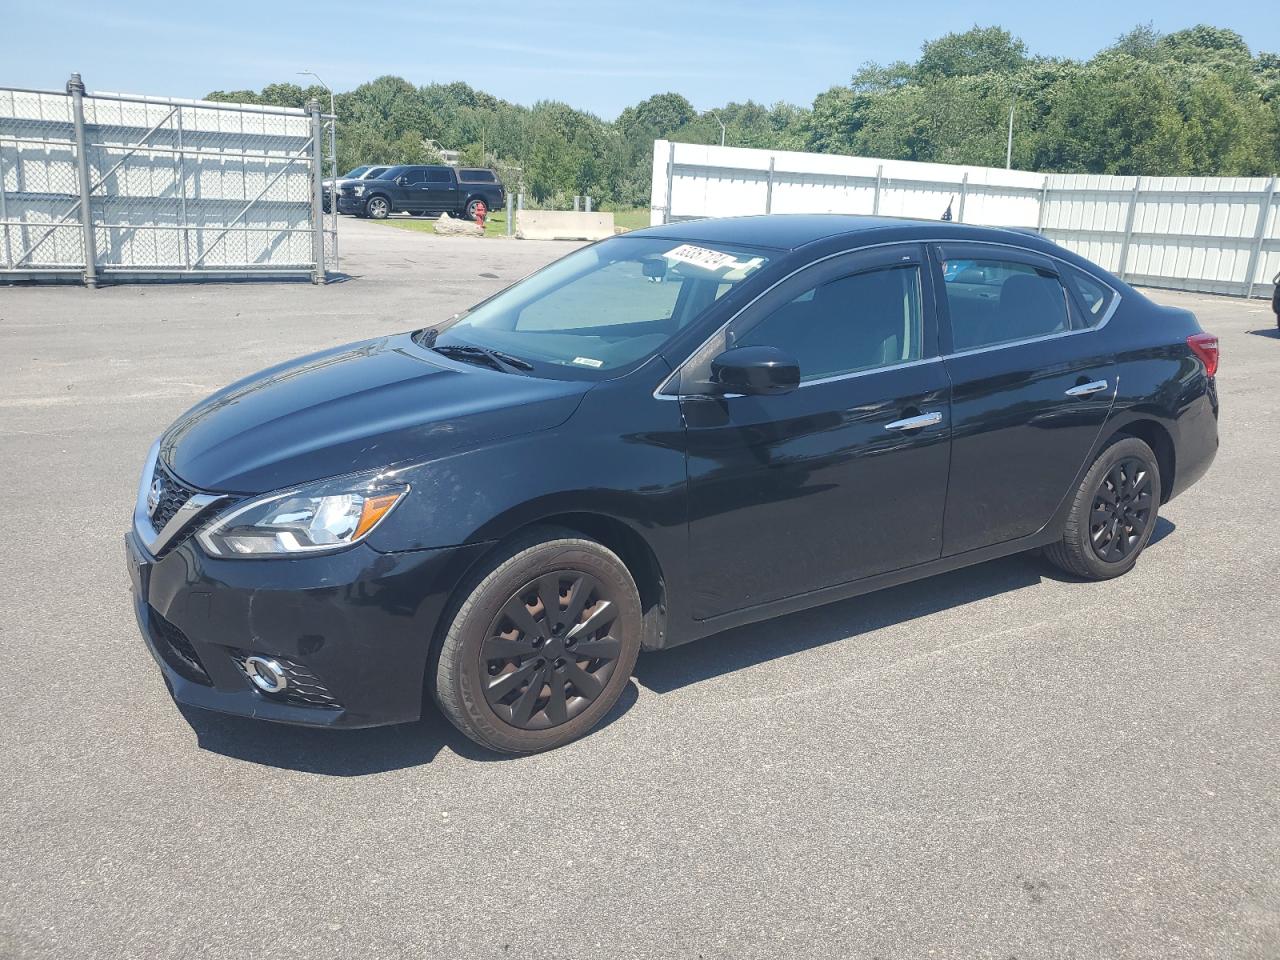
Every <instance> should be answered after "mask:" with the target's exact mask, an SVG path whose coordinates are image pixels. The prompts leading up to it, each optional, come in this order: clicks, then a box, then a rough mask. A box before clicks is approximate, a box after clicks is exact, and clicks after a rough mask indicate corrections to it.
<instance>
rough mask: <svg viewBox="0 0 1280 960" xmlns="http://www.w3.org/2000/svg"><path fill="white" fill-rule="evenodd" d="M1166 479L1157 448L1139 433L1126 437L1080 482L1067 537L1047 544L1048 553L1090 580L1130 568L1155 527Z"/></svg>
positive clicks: (1054, 561) (1057, 563)
mask: <svg viewBox="0 0 1280 960" xmlns="http://www.w3.org/2000/svg"><path fill="white" fill-rule="evenodd" d="M1161 480H1162V478H1161V476H1160V464H1159V461H1157V460H1156V455H1155V454H1154V453H1152V451H1151V448H1150V447H1149V446H1147V445H1146V444H1145V443H1143V442H1142V441H1141V440H1139V439H1138V438H1137V437H1126V436H1122V437H1120V438H1119V439H1118V440H1116V441H1115V442H1114V443H1112V444H1111V445H1110V446H1108V447H1107V448H1106V449H1105V450H1103V451H1102V453H1100V454H1098V459H1097V460H1095V461H1094V462H1093V466H1092V467H1090V468H1089V472H1088V473H1086V474H1085V477H1084V479H1083V480H1082V481H1080V486H1079V488H1077V490H1076V492H1075V495H1074V497H1073V499H1072V503H1071V512H1070V513H1069V514H1068V515H1067V522H1066V524H1065V525H1064V527H1063V531H1062V539H1061V540H1059V541H1058V542H1057V543H1051V544H1049V545H1048V546H1046V547H1045V548H1044V555H1045V557H1046V558H1048V560H1049V561H1050V562H1051V563H1052V564H1053V565H1054V566H1056V567H1058V568H1059V569H1061V570H1064V571H1066V572H1067V573H1070V574H1074V575H1075V576H1077V577H1081V578H1083V579H1085V580H1109V579H1111V578H1112V577H1118V576H1120V575H1121V574H1124V573H1128V572H1129V571H1130V570H1131V569H1133V566H1134V564H1136V563H1137V562H1138V557H1139V556H1140V555H1141V554H1142V551H1143V550H1144V549H1145V548H1146V546H1147V544H1148V543H1149V542H1150V540H1151V534H1152V533H1153V532H1154V531H1155V527H1156V520H1157V519H1158V515H1159V510H1160V498H1161V494H1162V492H1163V488H1162V486H1161Z"/></svg>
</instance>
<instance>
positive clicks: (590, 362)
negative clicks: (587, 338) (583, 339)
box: [573, 357, 604, 369]
mask: <svg viewBox="0 0 1280 960" xmlns="http://www.w3.org/2000/svg"><path fill="white" fill-rule="evenodd" d="M573 362H574V363H578V364H581V365H582V366H584V367H595V368H597V369H599V368H600V367H603V366H604V361H603V360H596V359H595V358H593V357H574V358H573Z"/></svg>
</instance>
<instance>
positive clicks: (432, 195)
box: [338, 164, 507, 220]
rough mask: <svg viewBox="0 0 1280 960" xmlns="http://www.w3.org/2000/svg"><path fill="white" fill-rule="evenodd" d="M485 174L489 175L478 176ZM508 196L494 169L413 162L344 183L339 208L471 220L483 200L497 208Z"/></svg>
mask: <svg viewBox="0 0 1280 960" xmlns="http://www.w3.org/2000/svg"><path fill="white" fill-rule="evenodd" d="M460 173H461V177H459V174H460ZM482 175H487V179H486V180H481V179H476V178H477V177H480V176H482ZM506 199H507V193H506V191H505V190H504V189H503V187H502V184H501V183H499V182H498V178H497V176H496V175H495V174H494V173H493V171H491V170H462V171H458V170H455V169H454V168H453V167H446V166H418V165H416V164H412V165H401V166H395V167H388V168H387V169H386V170H385V171H383V172H382V173H381V174H379V175H378V176H377V177H373V178H370V179H367V180H355V181H351V182H348V183H344V184H343V185H342V187H341V192H340V193H339V194H338V212H339V213H354V214H355V215H356V216H358V217H372V218H373V219H374V220H383V219H385V218H386V217H387V216H389V215H390V214H392V213H397V212H400V211H403V212H405V213H417V214H441V213H448V214H450V215H452V216H455V217H466V218H467V219H468V220H470V219H473V218H474V217H475V214H476V207H477V206H478V205H479V204H480V202H481V201H483V202H484V204H485V206H486V207H488V208H489V209H490V210H495V209H498V208H500V207H501V206H502V205H503V204H504V203H505V202H506Z"/></svg>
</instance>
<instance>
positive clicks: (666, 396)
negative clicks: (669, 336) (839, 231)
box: [653, 237, 1124, 400]
mask: <svg viewBox="0 0 1280 960" xmlns="http://www.w3.org/2000/svg"><path fill="white" fill-rule="evenodd" d="M931 243H933V244H946V243H964V244H971V245H975V246H986V247H1000V248H1002V249H1006V250H1015V251H1019V252H1021V253H1030V254H1034V255H1035V256H1038V257H1044V258H1045V259H1047V260H1053V261H1056V262H1057V263H1060V264H1062V265H1063V266H1065V267H1069V268H1071V269H1072V270H1080V269H1081V268H1080V267H1077V266H1076V265H1075V264H1074V263H1071V262H1070V261H1067V260H1064V259H1062V258H1061V257H1058V256H1054V255H1053V254H1052V253H1045V252H1044V251H1042V250H1032V249H1031V248H1029V247H1023V246H1019V245H1018V244H1016V243H1002V242H1001V241H999V240H968V239H959V238H957V237H950V238H937V239H924V240H889V241H885V242H884V243H873V244H870V245H868V246H865V247H855V248H853V249H849V250H839V251H837V252H835V253H829V254H827V255H826V256H825V257H819V258H818V259H817V260H810V261H809V262H808V263H806V264H805V265H804V266H802V267H797V268H796V269H795V270H792V271H791V272H790V273H788V274H787V275H786V276H785V277H779V278H778V279H777V280H775V281H774V282H773V283H772V284H770V285H769V286H768V287H767V288H765V289H764V290H761V291H760V292H759V293H758V294H756V295H755V296H754V297H752V298H751V299H750V300H749V301H748V302H746V303H744V304H743V305H742V306H741V307H739V308H738V309H737V310H736V311H735V312H734V314H733V316H731V317H729V319H728V320H726V321H725V322H724V323H722V324H721V325H720V326H719V327H717V328H716V329H715V330H714V331H712V333H711V334H710V335H709V336H708V337H707V338H706V339H704V340H703V341H702V342H701V343H699V344H698V346H697V347H695V348H694V349H693V350H691V351H689V356H687V357H685V359H684V360H683V361H681V362H680V364H679V365H678V366H676V368H675V369H674V370H672V371H671V373H669V374H668V375H667V376H665V377H663V378H662V381H661V382H660V383H659V384H658V385H657V386H656V387H655V388H654V390H653V396H654V398H655V399H657V400H679V399H680V398H681V396H701V394H679V393H663V390H665V389H666V388H667V387H668V386H669V385H671V384H672V383H673V382H677V383H678V382H679V379H680V371H681V370H683V369H684V368H685V365H686V364H688V363H689V361H690V360H692V359H693V358H694V357H696V356H697V355H698V354H699V353H700V352H701V351H702V348H703V347H705V346H706V345H707V344H708V343H710V342H711V341H712V340H713V339H714V338H716V337H718V336H719V335H720V334H721V333H723V332H724V331H725V329H726V328H727V327H728V326H729V325H730V324H731V323H733V322H734V321H735V320H737V319H738V317H740V316H742V314H743V313H744V312H745V311H747V310H750V309H751V308H752V307H753V306H755V304H756V302H757V301H759V300H760V298H761V297H764V296H765V295H766V294H769V293H771V292H772V291H773V290H774V289H776V288H777V287H778V286H779V284H783V283H786V282H787V281H788V280H790V279H791V278H792V277H794V276H797V275H798V274H801V273H803V272H804V271H806V270H808V269H809V268H810V267H813V266H816V265H817V264H819V263H825V262H826V261H828V260H834V259H835V258H836V257H845V256H850V255H851V254H855V253H861V252H862V251H864V250H879V249H883V248H884V247H898V246H905V245H908V244H917V245H919V244H924V245H928V244H931ZM921 266H926V267H927V263H926V264H922V265H921ZM1084 272H1086V273H1088V271H1084ZM1089 276H1090V277H1092V278H1093V279H1094V280H1097V281H1098V283H1101V284H1102V285H1103V286H1105V287H1106V288H1107V289H1108V290H1110V291H1111V292H1112V293H1113V294H1115V296H1114V297H1112V299H1111V305H1110V306H1109V307H1108V308H1107V312H1106V313H1105V314H1104V315H1103V317H1102V319H1101V320H1100V321H1098V323H1096V324H1095V325H1094V326H1092V327H1084V328H1082V329H1080V330H1064V331H1062V332H1061V333H1048V334H1044V335H1042V336H1039V337H1026V338H1024V339H1022V340H1009V341H1007V342H1005V343H994V344H991V345H990V346H986V347H974V348H973V349H971V350H952V351H951V352H949V353H940V354H938V356H936V357H926V358H925V359H923V360H910V361H907V362H905V363H900V364H894V365H893V366H886V367H874V368H872V369H870V370H859V371H857V372H855V373H848V374H841V375H839V376H836V377H824V378H822V379H821V380H809V381H807V382H808V383H829V382H831V381H833V380H845V379H848V378H850V377H855V376H865V375H866V374H869V373H880V372H881V371H883V370H894V369H897V368H898V367H903V366H908V365H911V364H916V363H929V362H932V361H934V360H946V359H948V358H950V357H965V356H969V355H971V354H976V353H987V352H990V351H992V350H1003V349H1005V348H1006V347H1019V346H1022V345H1024V344H1028V343H1040V342H1042V341H1046V340H1057V339H1059V338H1060V337H1070V336H1075V335H1076V334H1080V333H1096V332H1097V331H1099V330H1101V329H1102V328H1103V327H1105V326H1106V325H1107V324H1108V323H1110V322H1111V318H1112V317H1113V316H1115V312H1116V310H1117V309H1119V307H1120V301H1121V300H1122V299H1123V298H1124V295H1123V294H1121V292H1120V291H1119V290H1117V289H1116V288H1115V287H1113V286H1112V285H1111V284H1109V283H1107V281H1105V280H1102V279H1099V278H1098V277H1096V276H1094V275H1093V274H1092V273H1089ZM1058 282H1059V283H1062V279H1061V278H1058ZM1063 292H1064V293H1065V294H1067V295H1068V296H1070V291H1068V290H1067V289H1066V285H1065V284H1063ZM805 383H806V382H805V381H801V383H800V387H804V386H805Z"/></svg>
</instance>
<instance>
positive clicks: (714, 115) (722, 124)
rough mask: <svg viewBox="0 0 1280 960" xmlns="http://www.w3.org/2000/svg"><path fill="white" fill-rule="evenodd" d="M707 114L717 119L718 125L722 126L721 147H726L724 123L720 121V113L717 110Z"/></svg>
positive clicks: (709, 111)
mask: <svg viewBox="0 0 1280 960" xmlns="http://www.w3.org/2000/svg"><path fill="white" fill-rule="evenodd" d="M707 113H709V114H711V115H712V116H713V117H715V118H716V123H718V124H720V146H722V147H723V146H724V121H723V120H721V119H720V114H719V112H717V111H715V110H708V111H707Z"/></svg>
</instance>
